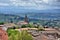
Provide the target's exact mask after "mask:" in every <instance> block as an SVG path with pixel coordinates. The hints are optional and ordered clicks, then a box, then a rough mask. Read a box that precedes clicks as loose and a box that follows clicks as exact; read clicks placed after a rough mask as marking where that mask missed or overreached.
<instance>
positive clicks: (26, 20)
mask: <svg viewBox="0 0 60 40" xmlns="http://www.w3.org/2000/svg"><path fill="white" fill-rule="evenodd" d="M24 22H27V23H29V20H28V17H27V14H25V19H24Z"/></svg>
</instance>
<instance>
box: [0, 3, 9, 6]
mask: <svg viewBox="0 0 60 40" xmlns="http://www.w3.org/2000/svg"><path fill="white" fill-rule="evenodd" d="M8 5H9V4H8V3H0V6H8Z"/></svg>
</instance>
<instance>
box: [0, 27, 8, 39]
mask: <svg viewBox="0 0 60 40" xmlns="http://www.w3.org/2000/svg"><path fill="white" fill-rule="evenodd" d="M0 40H8V35H7V33H6V31H4V30H2V29H1V27H0Z"/></svg>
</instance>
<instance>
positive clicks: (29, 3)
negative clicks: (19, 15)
mask: <svg viewBox="0 0 60 40" xmlns="http://www.w3.org/2000/svg"><path fill="white" fill-rule="evenodd" d="M53 9H60V0H0V12H3V11H4V12H5V11H12V12H13V11H17V12H18V11H21V10H24V11H28V10H30V11H31V10H53Z"/></svg>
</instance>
